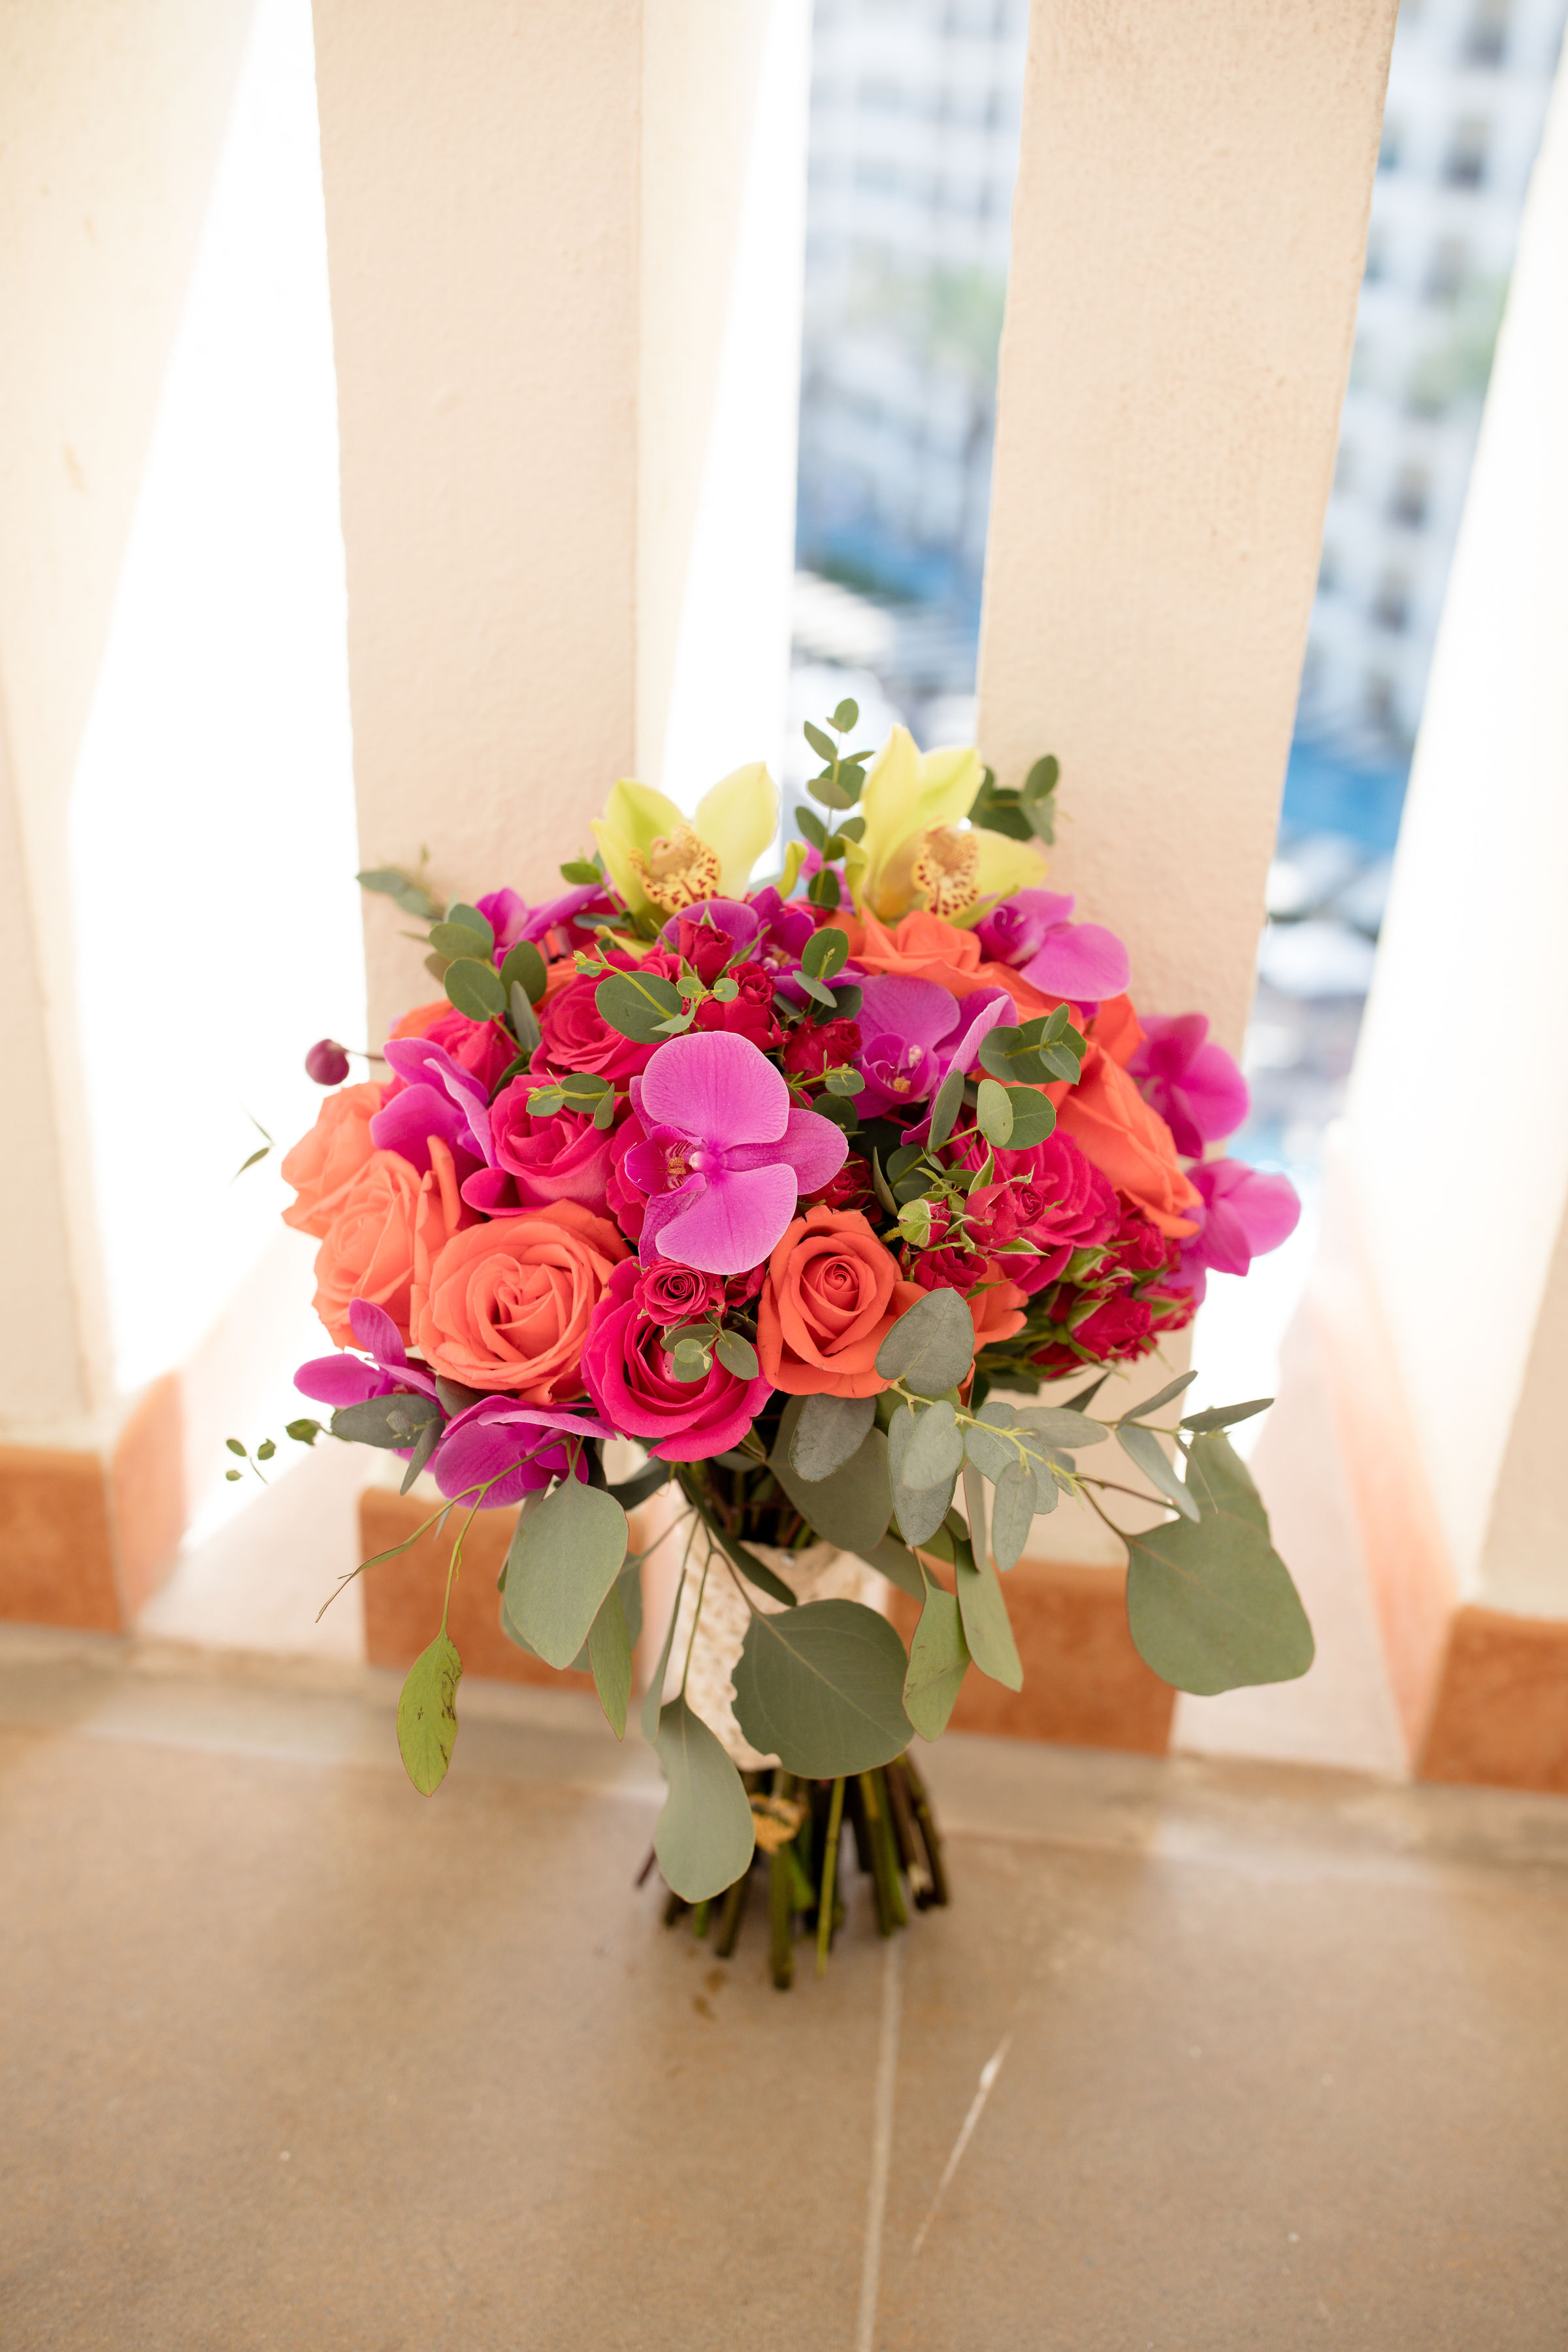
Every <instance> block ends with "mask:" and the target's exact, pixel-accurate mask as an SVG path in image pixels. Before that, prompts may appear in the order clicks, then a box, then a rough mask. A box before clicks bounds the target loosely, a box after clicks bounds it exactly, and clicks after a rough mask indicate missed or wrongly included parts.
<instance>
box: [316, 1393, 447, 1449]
mask: <svg viewBox="0 0 1568 2352" xmlns="http://www.w3.org/2000/svg"><path fill="white" fill-rule="evenodd" d="M440 1422H441V1411H440V1407H439V1406H438V1405H437V1402H436V1400H435V1398H434V1397H427V1396H380V1397H367V1398H366V1399H365V1401H364V1402H363V1404H345V1405H341V1406H340V1407H339V1409H338V1411H337V1412H334V1413H333V1415H332V1435H333V1436H334V1437H342V1438H346V1439H347V1441H348V1443H349V1444H351V1445H381V1446H384V1447H386V1448H387V1449H388V1450H389V1451H395V1450H396V1448H397V1447H399V1446H402V1445H416V1444H418V1442H419V1438H420V1435H421V1433H422V1432H423V1431H424V1430H426V1428H428V1427H430V1426H431V1425H432V1424H434V1425H435V1426H436V1427H437V1429H439V1427H440Z"/></svg>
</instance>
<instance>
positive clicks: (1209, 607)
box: [979, 0, 1394, 1050]
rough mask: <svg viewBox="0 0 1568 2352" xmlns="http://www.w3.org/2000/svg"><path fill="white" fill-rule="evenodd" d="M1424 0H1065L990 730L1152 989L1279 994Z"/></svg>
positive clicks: (1143, 985) (1001, 583) (1174, 993)
mask: <svg viewBox="0 0 1568 2352" xmlns="http://www.w3.org/2000/svg"><path fill="white" fill-rule="evenodd" d="M1393 31H1394V0H1277V5H1269V6H1267V7H1259V6H1258V5H1257V0H1164V5H1158V6H1150V5H1147V0H1035V5H1034V8H1033V11H1032V16H1031V22H1030V29H1029V55H1028V68H1027V76H1026V88H1025V98H1024V117H1023V144H1022V153H1021V159H1020V164H1019V173H1018V184H1017V194H1016V199H1015V204H1014V215H1013V261H1012V274H1011V278H1010V280H1009V286H1008V295H1007V310H1006V320H1005V328H1004V331H1003V338H1002V363H1001V383H1000V394H999V402H998V415H997V429H996V458H995V468H994V477H993V487H992V515H991V538H990V546H989V553H988V558H987V564H986V575H985V601H984V618H983V622H982V630H981V652H980V723H979V733H980V741H981V745H982V748H983V749H984V753H985V756H986V758H987V759H988V760H989V761H991V762H992V764H993V765H994V767H995V768H996V769H997V771H998V772H999V775H1000V777H1001V779H1002V781H1003V782H1007V783H1016V782H1019V781H1021V779H1022V777H1023V774H1024V772H1025V771H1026V768H1027V767H1028V765H1029V763H1030V761H1033V760H1034V759H1035V758H1036V757H1037V756H1038V754H1039V753H1041V752H1042V751H1054V752H1055V753H1056V754H1057V756H1058V759H1059V760H1060V761H1061V763H1062V784H1061V792H1060V799H1061V802H1062V804H1063V807H1064V810H1065V812H1066V822H1065V824H1064V825H1063V828H1062V834H1061V839H1060V842H1059V845H1058V849H1057V852H1056V856H1055V859H1054V875H1053V879H1054V881H1055V883H1056V884H1057V885H1058V886H1059V887H1065V888H1067V889H1071V890H1075V891H1077V892H1078V894H1079V900H1080V906H1079V912H1080V914H1081V915H1084V916H1089V917H1092V918H1093V919H1095V920H1097V921H1100V922H1106V923H1110V924H1111V925H1112V926H1113V927H1114V928H1115V929H1117V930H1118V931H1120V932H1121V935H1122V936H1123V937H1124V938H1125V940H1127V943H1128V946H1129V948H1130V950H1131V957H1132V986H1133V993H1134V995H1135V997H1136V999H1137V1001H1138V1003H1140V1004H1141V1005H1142V1006H1144V1007H1146V1008H1147V1009H1148V1010H1149V1011H1151V1012H1156V1013H1178V1012H1184V1011H1186V1010H1188V1009H1189V1008H1192V1007H1194V1006H1199V1007H1202V1008H1203V1009H1204V1010H1205V1011H1206V1012H1207V1013H1209V1014H1210V1016H1211V1018H1212V1019H1213V1020H1214V1023H1215V1030H1216V1034H1218V1036H1219V1037H1220V1039H1221V1040H1222V1041H1223V1042H1224V1043H1225V1044H1226V1045H1228V1046H1230V1047H1231V1048H1232V1049H1233V1050H1234V1049H1235V1048H1237V1047H1238V1046H1239V1044H1240V1041H1241V1034H1242V1031H1243V1028H1244V1026H1245V1024H1246V1019H1247V1009H1248V1006H1249V1003H1250V1001H1251V995H1252V985H1253V961H1254V955H1255V951H1256V948H1257V943H1258V930H1259V928H1260V925H1261V922H1262V917H1263V885H1264V876H1265V872H1266V870H1267V867H1268V859H1269V856H1270V855H1271V852H1272V848H1273V843H1274V834H1275V826H1276V823H1277V820H1278V815H1279V793H1280V788H1281V784H1282V782H1283V778H1284V772H1285V762H1286V756H1287V751H1288V749H1289V739H1290V730H1291V720H1292V716H1293V712H1294V709H1295V702H1296V691H1297V687H1298V684H1299V681H1300V667H1301V658H1302V653H1303V650H1304V647H1305V644H1306V632H1307V619H1308V613H1309V609H1310V604H1311V597H1312V587H1313V582H1314V580H1315V577H1316V572H1317V562H1318V546H1319V539H1320V534H1321V528H1322V519H1323V509H1324V506H1325V503H1326V500H1327V498H1328V491H1329V485H1330V480H1331V474H1332V469H1333V458H1334V446H1335V440H1336V436H1337V433H1338V425H1339V415H1340V403H1341V399H1342V394H1343V390H1344V383H1345V375H1346V371H1347V368H1348V366H1349V361H1350V352H1351V342H1352V332H1353V326H1354V319H1355V304H1356V294H1357V289H1358V288H1359V286H1360V282H1361V272H1362V262H1363V251H1364V247H1365V238H1366V222H1367V212H1368V207H1369V204H1370V201H1371V191H1372V182H1373V173H1374V170H1375V164H1376V155H1377V146H1378V135H1379V125H1380V121H1381V114H1382V105H1383V91H1384V79H1385V77H1386V73H1387V66H1388V53H1389V47H1390V44H1391V41H1392V37H1393Z"/></svg>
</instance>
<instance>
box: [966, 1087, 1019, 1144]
mask: <svg viewBox="0 0 1568 2352" xmlns="http://www.w3.org/2000/svg"><path fill="white" fill-rule="evenodd" d="M974 1116H975V1119H976V1121H977V1122H978V1124H979V1128H980V1132H981V1134H982V1135H983V1136H984V1138H985V1139H986V1141H987V1143H994V1144H995V1145H996V1147H997V1149H998V1150H1003V1149H1005V1147H1006V1146H1007V1145H1008V1144H1010V1143H1011V1142H1012V1140H1013V1089H1012V1087H1004V1086H999V1085H998V1084H997V1082H996V1080H995V1079H994V1078H982V1079H981V1081H980V1088H979V1095H978V1097H977V1099H976V1102H975V1105H974Z"/></svg>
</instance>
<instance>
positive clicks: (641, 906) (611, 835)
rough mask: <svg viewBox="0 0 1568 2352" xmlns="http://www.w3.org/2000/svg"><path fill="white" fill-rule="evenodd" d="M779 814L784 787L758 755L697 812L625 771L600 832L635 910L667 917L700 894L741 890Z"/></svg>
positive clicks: (730, 894)
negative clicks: (681, 807) (686, 811)
mask: <svg viewBox="0 0 1568 2352" xmlns="http://www.w3.org/2000/svg"><path fill="white" fill-rule="evenodd" d="M778 822H779V796H778V791H777V788H776V787H775V785H774V783H773V778H772V777H771V776H770V775H769V773H768V772H767V769H766V767H765V766H764V764H763V761H761V760H753V761H751V762H750V764H749V765H748V766H746V767H744V768H737V769H736V770H735V771H734V772H733V773H732V774H731V775H728V776H725V777H724V778H723V779H722V781H721V782H719V783H716V784H715V785H714V787H713V789H712V791H711V792H710V793H704V794H703V796H702V798H701V799H700V801H699V802H698V803H697V810H696V814H695V815H693V816H690V817H688V816H686V815H685V814H683V813H682V812H681V811H680V810H679V809H678V808H677V807H676V805H675V803H674V802H673V801H672V800H670V799H668V797H667V796H666V794H665V793H659V792H656V791H655V790H654V788H653V786H652V785H651V784H639V783H635V782H632V781H631V780H630V779H629V778H627V777H623V778H622V779H621V781H620V782H618V783H616V785H615V786H614V788H613V789H612V791H611V793H610V799H609V805H608V807H607V808H606V809H605V814H604V815H603V816H602V817H595V819H594V838H595V841H596V842H597V843H598V845H599V851H600V855H601V856H603V858H604V861H605V869H606V871H607V872H608V874H609V877H610V879H611V881H612V882H613V883H614V884H615V886H616V889H617V890H618V891H619V892H620V894H621V897H622V898H624V899H625V900H626V905H627V906H628V907H629V908H630V909H631V911H632V913H633V914H634V915H654V916H658V917H661V918H662V917H664V916H667V915H675V914H679V911H680V909H681V908H683V907H690V906H695V905H696V903H697V901H698V900H699V899H700V898H738V897H739V896H740V894H741V893H742V891H743V890H744V889H745V887H746V884H747V882H748V881H749V880H750V878H751V873H752V866H754V865H755V864H756V862H757V860H758V858H759V857H760V856H762V854H763V850H764V849H765V848H766V847H767V845H768V844H769V842H770V841H772V839H773V835H774V834H775V833H776V832H777V831H778Z"/></svg>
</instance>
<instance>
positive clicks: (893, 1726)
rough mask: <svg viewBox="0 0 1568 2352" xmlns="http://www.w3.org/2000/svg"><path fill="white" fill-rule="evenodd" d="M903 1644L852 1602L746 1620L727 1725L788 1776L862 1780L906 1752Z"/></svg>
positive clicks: (881, 1619)
mask: <svg viewBox="0 0 1568 2352" xmlns="http://www.w3.org/2000/svg"><path fill="white" fill-rule="evenodd" d="M907 1666H908V1660H907V1659H906V1657H905V1654H904V1645H903V1643H901V1642H900V1639H899V1637H898V1635H897V1633H895V1632H894V1631H893V1628H892V1627H891V1626H890V1625H889V1622H888V1621H887V1619H886V1618H885V1617H882V1616H879V1614H878V1612H876V1610H874V1609H868V1608H866V1607H864V1606H863V1605H862V1603H861V1602H859V1601H807V1602H805V1604H804V1605H803V1606H802V1607H800V1608H798V1609H792V1610H790V1611H788V1612H786V1613H785V1614H784V1615H783V1616H779V1617H763V1616H760V1615H759V1616H756V1617H753V1618H752V1622H751V1623H750V1625H749V1626H748V1627H747V1629H746V1638H745V1641H744V1643H742V1649H741V1654H740V1657H739V1658H738V1659H737V1660H736V1663H735V1675H734V1683H735V1720H736V1721H737V1723H739V1725H740V1727H741V1728H742V1731H743V1732H744V1733H745V1735H746V1738H748V1739H749V1740H750V1741H751V1743H752V1747H753V1748H757V1749H758V1750H759V1751H760V1752H761V1753H762V1754H763V1755H764V1756H766V1755H770V1754H774V1755H777V1756H778V1757H779V1758H780V1759H781V1760H782V1762H783V1764H784V1769H785V1770H786V1771H789V1772H800V1773H804V1774H805V1775H806V1776H808V1777H809V1778H811V1779H814V1780H837V1779H839V1778H840V1777H841V1776H843V1775H844V1774H847V1773H850V1772H869V1771H872V1770H873V1769H875V1768H876V1766H877V1765H879V1764H886V1763H887V1762H888V1761H889V1759H890V1758H892V1757H894V1756H897V1755H898V1754H899V1753H900V1750H901V1749H902V1748H906V1747H907V1746H908V1745H909V1738H910V1719H909V1717H908V1716H907V1715H906V1714H905V1712H904V1705H903V1686H904V1675H905V1672H906V1669H907Z"/></svg>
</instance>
